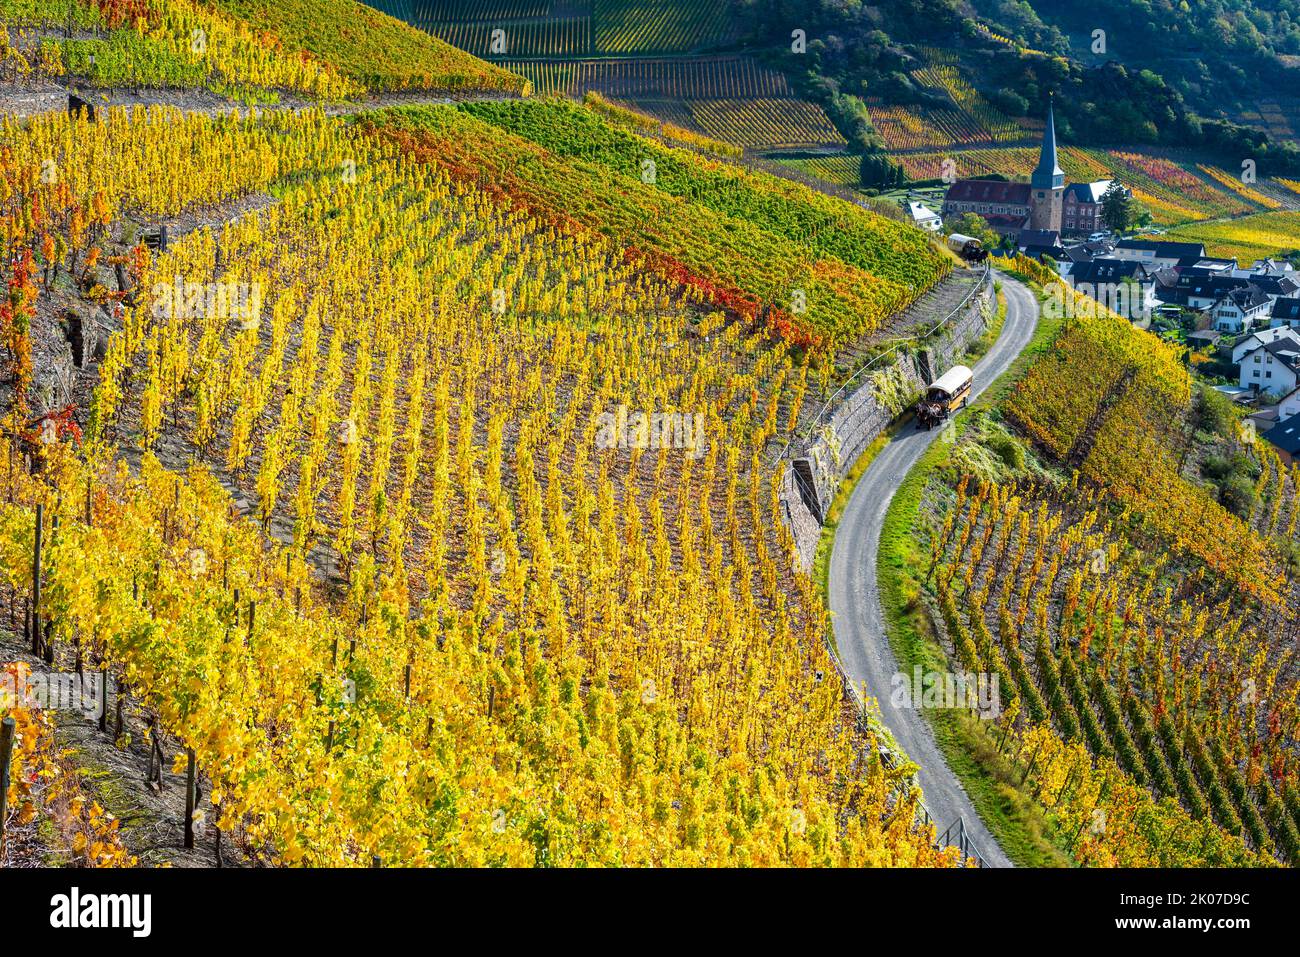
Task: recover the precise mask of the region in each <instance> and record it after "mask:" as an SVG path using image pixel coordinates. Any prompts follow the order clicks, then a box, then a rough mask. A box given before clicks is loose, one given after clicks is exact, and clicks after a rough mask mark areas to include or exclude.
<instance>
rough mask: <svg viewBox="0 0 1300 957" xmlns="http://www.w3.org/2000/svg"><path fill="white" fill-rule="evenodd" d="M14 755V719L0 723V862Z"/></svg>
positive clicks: (8, 718)
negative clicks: (10, 763) (10, 770)
mask: <svg viewBox="0 0 1300 957" xmlns="http://www.w3.org/2000/svg"><path fill="white" fill-rule="evenodd" d="M13 753H14V719H13V718H12V717H7V718H5V719H4V721H0V862H2V861H3V860H4V853H5V818H6V817H8V816H9V761H10V759H11V758H12V757H13Z"/></svg>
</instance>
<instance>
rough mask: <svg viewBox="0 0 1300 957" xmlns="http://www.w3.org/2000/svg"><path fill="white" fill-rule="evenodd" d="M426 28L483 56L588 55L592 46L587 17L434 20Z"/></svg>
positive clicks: (454, 43) (441, 37)
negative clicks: (468, 20) (443, 21)
mask: <svg viewBox="0 0 1300 957" xmlns="http://www.w3.org/2000/svg"><path fill="white" fill-rule="evenodd" d="M426 28H427V29H428V30H429V32H430V33H432V34H433V35H434V36H436V37H439V38H440V39H443V40H446V41H447V42H448V43H450V44H452V45H453V46H458V47H460V48H461V49H462V50H466V51H468V52H470V53H473V54H474V55H475V56H481V57H489V56H493V55H494V54H495V55H498V56H500V55H504V56H528V57H542V56H585V55H586V54H587V53H589V52H590V50H591V20H590V19H588V18H587V17H563V18H554V19H547V20H534V21H513V20H510V21H507V20H500V21H496V20H486V21H482V20H476V21H473V22H463V23H434V24H429V25H428V26H427V27H426ZM494 41H495V43H496V44H497V45H496V47H495V49H494Z"/></svg>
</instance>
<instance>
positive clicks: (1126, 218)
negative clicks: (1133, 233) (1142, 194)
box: [1101, 180, 1146, 233]
mask: <svg viewBox="0 0 1300 957" xmlns="http://www.w3.org/2000/svg"><path fill="white" fill-rule="evenodd" d="M1145 213H1146V210H1145V209H1143V208H1142V204H1141V203H1139V202H1138V201H1137V200H1136V199H1134V198H1133V191H1132V190H1130V189H1129V188H1128V187H1126V186H1124V185H1123V184H1122V183H1120V182H1119V181H1118V180H1113V181H1112V182H1111V184H1110V185H1109V186H1107V187H1106V192H1105V194H1104V195H1103V196H1102V197H1101V221H1102V224H1103V225H1105V226H1106V228H1108V229H1112V230H1114V231H1115V232H1117V233H1124V232H1128V230H1129V229H1130V228H1131V227H1132V226H1134V225H1135V224H1136V223H1137V222H1138V221H1139V220H1140V219H1141V218H1142V216H1143V214H1145Z"/></svg>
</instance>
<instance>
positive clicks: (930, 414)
mask: <svg viewBox="0 0 1300 957" xmlns="http://www.w3.org/2000/svg"><path fill="white" fill-rule="evenodd" d="M974 381H975V377H974V374H973V373H972V372H971V371H970V369H969V368H967V367H966V366H953V367H952V368H951V369H949V370H948V371H947V372H945V373H944V374H943V375H941V376H939V378H937V379H935V380H934V381H933V382H931V383H930V385H929V387H928V388H927V389H926V390H925V396H924V397H923V398H922V399H921V401H920V402H918V403H917V405H916V422H917V425H919V426H920V427H921V428H923V429H926V430H927V431H928V430H930V429H932V428H934V427H935V426H936V425H938V424H939V423H940V422H942V421H944V419H946V418H948V416H950V415H951V414H952V413H954V412H956V411H957V410H958V409H960V408H961V407H962V406H964V405H965V404H966V403H967V402H969V401H970V390H971V384H972V383H973V382H974Z"/></svg>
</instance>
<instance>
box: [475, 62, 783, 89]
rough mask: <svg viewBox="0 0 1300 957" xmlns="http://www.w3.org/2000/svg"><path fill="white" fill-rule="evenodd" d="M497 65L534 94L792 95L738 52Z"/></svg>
mask: <svg viewBox="0 0 1300 957" xmlns="http://www.w3.org/2000/svg"><path fill="white" fill-rule="evenodd" d="M501 65H502V66H504V67H506V68H507V69H509V70H511V71H513V72H517V73H519V74H520V75H521V76H525V77H527V78H528V79H530V80H532V81H533V87H534V89H535V90H536V91H537V92H538V93H562V94H564V95H566V96H581V95H582V94H584V93H586V92H588V91H589V90H595V91H596V92H598V93H603V94H604V95H606V96H613V97H618V98H620V99H628V100H653V99H678V98H684V99H728V98H733V97H734V98H742V97H747V98H758V97H791V96H793V92H792V91H791V89H790V84H789V83H788V82H786V78H785V76H784V75H783V74H781V73H778V72H777V71H775V70H769V69H766V68H765V67H762V66H760V65H759V64H758V63H757V62H755V61H754V60H752V59H750V58H748V57H741V56H717V57H699V58H693V59H689V60H687V59H669V58H654V59H637V60H576V61H573V62H568V63H530V62H527V61H524V60H511V59H506V60H504V61H501Z"/></svg>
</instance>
